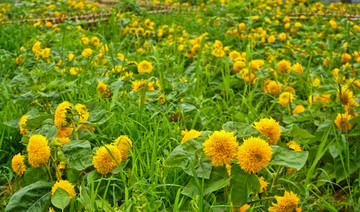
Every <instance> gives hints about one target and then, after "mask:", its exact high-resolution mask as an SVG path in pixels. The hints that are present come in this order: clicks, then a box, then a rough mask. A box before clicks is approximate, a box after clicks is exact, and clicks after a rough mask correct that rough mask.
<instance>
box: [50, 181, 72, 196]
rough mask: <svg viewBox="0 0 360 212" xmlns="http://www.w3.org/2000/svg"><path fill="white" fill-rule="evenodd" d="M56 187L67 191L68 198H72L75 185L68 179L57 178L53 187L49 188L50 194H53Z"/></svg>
mask: <svg viewBox="0 0 360 212" xmlns="http://www.w3.org/2000/svg"><path fill="white" fill-rule="evenodd" d="M58 188H62V189H64V190H65V191H67V192H68V193H69V196H70V199H72V198H73V197H74V196H75V194H76V192H75V186H74V185H73V184H71V183H70V182H69V181H67V180H59V181H57V182H56V183H55V184H54V185H53V187H52V188H51V195H54V193H55V191H56V189H58Z"/></svg>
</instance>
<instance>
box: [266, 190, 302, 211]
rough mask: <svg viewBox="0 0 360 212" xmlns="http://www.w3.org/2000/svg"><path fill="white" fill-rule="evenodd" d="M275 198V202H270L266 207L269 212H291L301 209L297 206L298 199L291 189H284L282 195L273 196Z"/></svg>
mask: <svg viewBox="0 0 360 212" xmlns="http://www.w3.org/2000/svg"><path fill="white" fill-rule="evenodd" d="M275 199H276V201H277V204H275V203H272V206H270V207H269V209H268V210H269V212H291V211H294V210H296V211H297V212H298V211H301V209H300V208H298V207H297V205H298V204H299V202H300V199H299V197H298V196H297V194H294V193H293V192H292V191H290V192H288V191H285V194H284V196H283V197H280V196H275Z"/></svg>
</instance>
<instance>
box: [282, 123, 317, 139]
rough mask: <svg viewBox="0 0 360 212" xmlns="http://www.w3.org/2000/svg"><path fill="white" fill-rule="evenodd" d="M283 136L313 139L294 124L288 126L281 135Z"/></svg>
mask: <svg viewBox="0 0 360 212" xmlns="http://www.w3.org/2000/svg"><path fill="white" fill-rule="evenodd" d="M282 135H284V136H288V137H294V138H298V139H301V138H302V139H306V138H314V137H315V136H313V135H312V134H311V133H309V132H308V131H306V130H304V129H300V128H299V127H298V126H297V125H296V124H292V125H289V126H288V127H287V128H286V129H285V131H284V132H283V133H282Z"/></svg>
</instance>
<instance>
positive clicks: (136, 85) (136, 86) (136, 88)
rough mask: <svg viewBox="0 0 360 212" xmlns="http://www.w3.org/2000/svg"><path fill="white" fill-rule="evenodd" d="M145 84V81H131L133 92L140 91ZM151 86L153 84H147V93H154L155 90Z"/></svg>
mask: <svg viewBox="0 0 360 212" xmlns="http://www.w3.org/2000/svg"><path fill="white" fill-rule="evenodd" d="M146 82H147V80H145V79H141V80H135V81H133V82H132V87H133V91H134V92H137V91H139V90H142V89H143V88H144V87H145V84H146ZM153 84H154V82H149V83H148V84H147V88H146V90H147V91H154V90H155V88H154V86H153Z"/></svg>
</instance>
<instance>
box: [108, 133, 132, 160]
mask: <svg viewBox="0 0 360 212" xmlns="http://www.w3.org/2000/svg"><path fill="white" fill-rule="evenodd" d="M113 144H114V145H115V146H116V147H117V148H118V149H119V151H120V153H121V157H122V158H121V159H122V160H126V159H128V157H127V155H128V154H129V148H131V147H132V146H133V144H132V141H131V139H130V138H129V137H128V136H126V135H120V136H119V137H118V138H117V139H115V140H114V143H113Z"/></svg>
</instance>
